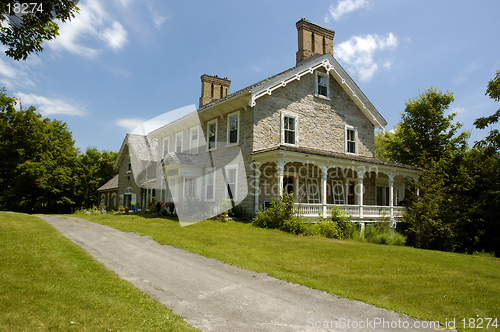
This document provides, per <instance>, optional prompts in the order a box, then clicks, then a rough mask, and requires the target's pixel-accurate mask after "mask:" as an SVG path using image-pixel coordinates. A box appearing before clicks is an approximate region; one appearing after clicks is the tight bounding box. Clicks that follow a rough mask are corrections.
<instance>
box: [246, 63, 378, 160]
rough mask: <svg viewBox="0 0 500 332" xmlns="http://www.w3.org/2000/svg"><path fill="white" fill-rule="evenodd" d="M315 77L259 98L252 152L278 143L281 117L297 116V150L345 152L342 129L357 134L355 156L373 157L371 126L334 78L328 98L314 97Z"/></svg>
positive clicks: (309, 76)
mask: <svg viewBox="0 0 500 332" xmlns="http://www.w3.org/2000/svg"><path fill="white" fill-rule="evenodd" d="M315 80H316V75H315V74H314V73H313V74H309V75H305V76H303V77H301V79H300V81H293V82H290V83H289V84H287V85H286V86H285V87H283V88H280V89H277V90H275V91H273V93H272V95H268V96H264V97H261V98H259V99H258V100H257V104H256V106H255V107H254V128H253V130H254V137H255V141H254V147H253V149H254V151H258V150H262V149H266V148H272V147H277V146H279V145H280V143H281V113H282V112H283V113H290V114H293V115H298V120H297V144H296V145H297V146H299V147H307V148H314V149H321V150H325V151H333V152H340V153H344V152H345V126H346V125H348V126H353V127H355V128H356V129H357V132H358V144H357V152H358V155H360V156H366V157H373V156H374V150H375V144H374V136H373V135H374V126H373V124H372V123H371V122H370V121H369V120H368V119H367V118H366V116H365V115H364V114H363V113H362V111H361V110H360V109H359V108H358V107H357V106H356V104H355V103H354V102H353V101H352V99H351V98H350V97H349V96H348V95H347V94H346V92H345V91H344V90H343V89H342V87H341V86H340V85H339V84H338V83H337V81H336V80H335V79H334V78H333V77H331V76H330V77H329V93H330V98H329V99H326V98H323V97H317V96H315V91H316V86H315Z"/></svg>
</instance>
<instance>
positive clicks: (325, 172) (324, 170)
mask: <svg viewBox="0 0 500 332" xmlns="http://www.w3.org/2000/svg"><path fill="white" fill-rule="evenodd" d="M327 175H328V167H326V166H321V204H322V205H323V218H325V217H326V179H327Z"/></svg>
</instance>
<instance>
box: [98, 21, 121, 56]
mask: <svg viewBox="0 0 500 332" xmlns="http://www.w3.org/2000/svg"><path fill="white" fill-rule="evenodd" d="M99 37H100V38H101V39H102V40H104V41H106V43H107V44H108V46H109V47H111V48H112V49H113V50H115V51H118V50H121V49H122V48H123V46H124V45H125V44H126V43H127V31H126V30H125V28H124V27H123V26H122V25H121V24H120V23H118V22H116V21H114V22H113V26H112V27H111V28H106V29H104V30H103V32H102V33H101V34H100V36H99Z"/></svg>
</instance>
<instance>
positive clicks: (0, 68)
mask: <svg viewBox="0 0 500 332" xmlns="http://www.w3.org/2000/svg"><path fill="white" fill-rule="evenodd" d="M0 75H2V76H5V77H8V78H15V77H16V76H18V75H19V73H18V71H17V70H15V69H14V68H12V67H11V66H10V65H9V64H8V63H7V62H5V61H3V60H2V59H0Z"/></svg>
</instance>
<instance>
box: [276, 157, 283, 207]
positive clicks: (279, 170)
mask: <svg viewBox="0 0 500 332" xmlns="http://www.w3.org/2000/svg"><path fill="white" fill-rule="evenodd" d="M284 170H285V162H284V161H283V159H280V160H278V162H277V163H276V171H277V172H276V173H277V177H278V190H279V195H280V197H281V198H283V173H284Z"/></svg>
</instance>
